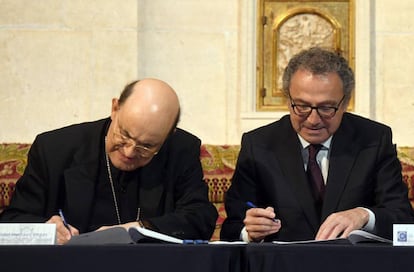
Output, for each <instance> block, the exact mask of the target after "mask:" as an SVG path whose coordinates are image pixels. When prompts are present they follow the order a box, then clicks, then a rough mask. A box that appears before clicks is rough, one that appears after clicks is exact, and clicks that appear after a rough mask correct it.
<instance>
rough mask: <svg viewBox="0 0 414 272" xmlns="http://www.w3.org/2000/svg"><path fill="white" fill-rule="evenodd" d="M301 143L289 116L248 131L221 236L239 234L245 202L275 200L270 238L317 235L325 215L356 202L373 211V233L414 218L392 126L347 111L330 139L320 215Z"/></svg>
mask: <svg viewBox="0 0 414 272" xmlns="http://www.w3.org/2000/svg"><path fill="white" fill-rule="evenodd" d="M301 149H302V146H301V144H300V141H299V138H298V136H297V134H296V132H295V131H294V130H293V128H292V126H291V122H290V119H289V116H288V115H287V116H284V117H283V118H281V120H279V121H277V122H274V123H271V124H269V125H267V126H264V127H261V128H258V129H256V130H253V131H251V132H248V133H246V134H244V135H243V138H242V147H241V151H240V155H239V158H238V162H237V166H236V170H235V173H234V176H233V181H232V185H231V187H230V188H229V190H228V192H227V195H226V199H225V207H226V212H227V215H228V217H227V219H226V220H225V221H224V224H223V226H222V231H221V239H223V240H238V239H239V237H240V232H241V230H242V228H243V226H244V225H243V219H244V217H245V213H246V209H247V208H248V207H247V206H246V204H245V203H246V201H251V202H253V203H255V204H257V206H259V207H267V206H272V207H274V209H275V213H276V215H277V217H278V218H280V219H281V222H282V228H281V230H280V231H279V232H278V233H277V234H274V235H272V236H269V237H267V238H266V239H265V240H286V241H293V240H308V239H314V238H315V236H316V233H317V231H318V229H319V226H320V224H321V222H323V220H324V219H326V217H327V216H329V215H330V214H331V213H333V212H337V211H343V210H347V209H352V208H355V207H366V208H369V209H371V211H373V212H374V214H375V217H376V228H375V232H376V233H377V234H379V235H381V236H384V237H388V238H391V237H392V224H393V223H402V222H413V220H414V215H413V210H412V209H411V206H410V204H409V201H408V197H407V188H406V186H405V184H404V183H403V181H402V176H401V165H400V162H399V160H398V158H397V154H396V149H395V146H394V145H393V144H392V133H391V129H390V128H389V127H387V126H385V125H382V124H379V123H376V122H374V121H370V120H368V119H365V118H362V117H359V116H356V115H353V114H350V113H345V114H344V116H343V120H342V123H341V125H340V127H339V128H338V130H337V132H336V133H335V134H334V136H333V139H332V144H331V150H330V157H329V173H328V178H327V185H326V191H325V199H324V203H323V207H322V213H321V218H320V217H318V215H317V212H316V209H315V206H314V205H313V202H314V200H313V198H312V193H311V189H310V187H309V185H308V181H307V178H306V173H305V170H304V162H303V159H302V155H301ZM391 239H392V238H391Z"/></svg>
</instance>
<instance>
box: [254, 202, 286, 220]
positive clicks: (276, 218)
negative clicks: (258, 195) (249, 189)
mask: <svg viewBox="0 0 414 272" xmlns="http://www.w3.org/2000/svg"><path fill="white" fill-rule="evenodd" d="M246 205H247V206H248V207H249V208H257V206H256V205H255V204H253V203H252V202H250V201H247V202H246ZM272 220H273V222H275V223H280V220H279V219H277V218H272Z"/></svg>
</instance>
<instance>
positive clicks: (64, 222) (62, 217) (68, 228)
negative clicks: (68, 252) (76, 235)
mask: <svg viewBox="0 0 414 272" xmlns="http://www.w3.org/2000/svg"><path fill="white" fill-rule="evenodd" d="M59 216H60V218H61V219H62V222H63V225H64V226H65V228H66V229H67V230H68V231H69V233H70V236H72V232H71V231H70V227H69V224H68V222H66V219H65V216H64V215H63V212H62V209H59Z"/></svg>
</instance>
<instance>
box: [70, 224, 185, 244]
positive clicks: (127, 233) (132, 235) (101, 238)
mask: <svg viewBox="0 0 414 272" xmlns="http://www.w3.org/2000/svg"><path fill="white" fill-rule="evenodd" d="M154 242H155V243H175V244H183V243H184V240H181V239H178V238H175V237H172V236H169V235H166V234H162V233H159V232H156V231H152V230H149V229H145V228H141V227H131V228H129V229H128V230H126V229H125V228H123V227H113V228H110V229H106V230H101V231H93V232H87V233H82V234H80V235H76V236H73V237H72V238H71V239H70V240H69V242H68V243H67V245H104V244H136V243H154Z"/></svg>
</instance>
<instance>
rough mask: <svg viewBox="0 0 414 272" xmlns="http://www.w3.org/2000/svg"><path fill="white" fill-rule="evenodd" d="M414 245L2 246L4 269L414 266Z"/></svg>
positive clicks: (256, 270)
mask: <svg viewBox="0 0 414 272" xmlns="http://www.w3.org/2000/svg"><path fill="white" fill-rule="evenodd" d="M413 265H414V247H392V246H390V245H378V244H375V245H374V244H363V245H347V244H290V245H275V244H271V243H263V244H249V245H228V244H225V245H178V244H137V245H99V246H92V245H77V246H74V245H73V246H0V269H1V271H13V272H20V271H24V272H28V271H46V272H47V271H54V272H66V271H68V272H69V271H70V272H76V271H99V272H106V271H110V272H122V271H126V272H127V271H151V272H157V271H162V272H165V271H170V272H175V271H178V272H187V271H188V272H194V271H197V272H268V271H269V272H270V271H271V272H278V271H282V272H286V271H294V272H296V271H335V272H342V271H344V272H345V271H347V272H348V271H355V272H359V271H361V272H369V271H375V272H381V271H387V272H389V271H398V272H400V271H402V272H409V271H412V269H413Z"/></svg>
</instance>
